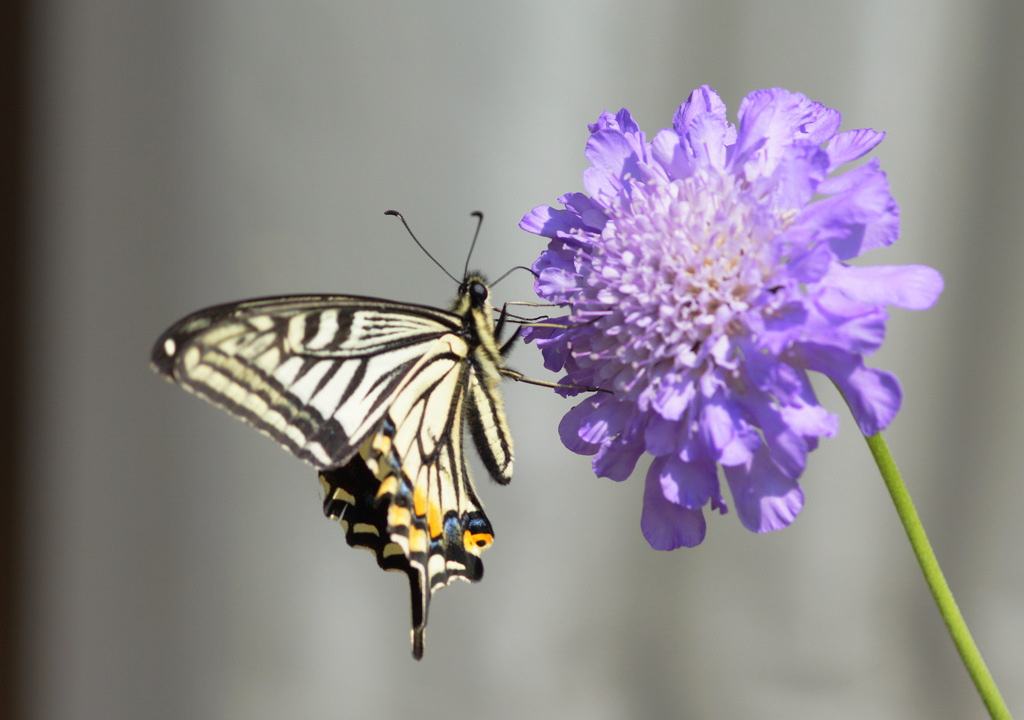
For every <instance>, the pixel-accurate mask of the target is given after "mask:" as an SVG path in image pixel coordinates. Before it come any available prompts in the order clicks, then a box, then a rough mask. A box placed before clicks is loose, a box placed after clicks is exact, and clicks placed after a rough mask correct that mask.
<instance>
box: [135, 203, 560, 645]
mask: <svg viewBox="0 0 1024 720" xmlns="http://www.w3.org/2000/svg"><path fill="white" fill-rule="evenodd" d="M389 214H394V215H398V217H399V218H401V215H399V214H398V213H395V212H393V211H389ZM401 219H402V221H403V222H405V220H404V218H401ZM406 227H408V225H407V226H406ZM478 230H479V227H478ZM413 239H415V236H413ZM416 242H417V244H419V241H418V240H417V241H416ZM474 242H475V238H474ZM421 247H422V245H421ZM428 255H429V253H428ZM431 259H433V258H431ZM435 262H436V260H435ZM467 265H468V260H467ZM489 298H490V288H489V286H488V284H487V282H486V280H485V279H484V277H483V276H481V275H480V274H478V273H469V272H466V273H465V274H464V279H463V280H462V282H461V283H460V284H459V289H458V293H457V295H456V298H455V300H454V302H453V303H452V305H451V307H450V308H449V309H448V310H441V309H437V308H432V307H428V306H424V305H416V304H411V303H401V302H393V301H390V300H381V299H377V298H370V297H359V296H351V295H299V296H286V297H272V298H262V299H255V300H245V301H242V302H235V303H229V304H226V305H218V306H215V307H211V308H207V309H205V310H200V311H199V312H196V313H194V314H192V315H189V316H187V317H185V318H183V319H182V320H180V321H178V322H177V323H175V324H174V325H172V326H171V327H170V328H169V329H168V330H167V331H166V332H164V333H163V334H162V335H161V336H160V338H159V339H158V340H157V342H156V344H155V345H154V347H153V351H152V355H151V361H152V366H153V368H154V369H155V370H156V372H158V373H159V374H160V375H162V376H163V377H165V378H166V379H168V380H170V381H172V382H174V383H176V384H177V385H179V386H181V387H182V388H184V389H185V390H187V391H189V392H191V393H194V394H195V395H198V396H199V397H201V398H203V399H204V400H207V401H209V402H210V403H212V404H214V405H216V406H219V407H221V408H223V409H224V410H226V411H227V412H228V413H230V414H231V415H233V416H235V417H237V418H239V419H240V420H243V421H244V422H246V423H248V424H249V425H251V426H252V427H254V428H255V429H256V430H258V431H260V432H261V433H263V434H264V435H267V436H269V437H270V438H271V439H272V440H274V441H275V442H277V443H278V444H279V445H281V446H282V447H284V448H285V449H286V450H287V451H288V452H290V453H291V454H292V455H294V456H296V457H297V458H299V459H300V460H303V461H305V462H306V463H308V464H310V465H312V466H313V467H315V468H316V469H317V470H318V471H319V479H320V484H321V485H322V487H323V489H324V502H323V509H324V513H325V514H326V515H327V516H328V517H330V518H333V519H336V520H338V521H340V523H341V525H342V527H343V529H344V531H345V538H346V540H347V542H348V544H349V545H351V546H352V547H363V548H368V549H370V550H372V551H373V552H374V554H375V555H376V559H377V564H378V565H379V566H380V567H381V568H383V569H385V570H400V571H402V572H405V573H406V574H407V575H408V578H409V585H410V592H411V598H412V631H411V640H412V653H413V657H415V658H416V659H420V658H421V657H422V656H423V643H424V630H425V627H426V623H427V613H428V609H429V605H430V600H431V597H432V595H433V594H434V593H435V592H436V591H437V590H439V589H440V588H443V587H445V586H447V585H448V584H450V583H451V582H453V581H454V580H456V579H460V580H466V581H469V582H476V581H478V580H479V579H480V578H481V577H482V576H483V564H482V562H481V559H480V555H481V553H482V552H483V551H484V550H485V549H487V548H488V547H489V546H490V545H491V543H492V542H493V540H494V530H493V528H492V526H491V523H490V521H489V520H488V519H487V516H486V515H485V514H484V510H483V506H482V504H481V502H480V500H479V498H478V496H477V492H476V488H475V487H474V484H473V480H472V478H471V477H470V473H469V470H468V468H467V464H466V455H465V450H464V445H465V437H464V435H465V434H466V433H467V430H468V434H469V435H470V436H471V438H472V441H473V444H474V445H475V447H476V450H477V452H478V454H479V456H480V458H481V460H482V461H483V465H484V467H485V468H486V469H487V472H488V474H489V475H490V476H491V478H492V479H493V480H494V481H495V482H497V483H498V484H501V485H505V484H507V483H508V482H509V481H510V480H511V478H512V463H513V451H512V438H511V435H510V433H509V428H508V424H507V421H506V418H505V412H504V409H503V404H502V398H501V394H500V392H499V389H498V385H499V384H500V382H501V380H502V379H503V378H506V377H508V378H513V379H515V380H525V381H527V382H535V383H536V384H542V385H550V383H544V382H541V381H532V380H529V379H527V378H524V377H523V375H522V374H521V373H518V372H516V371H514V370H511V369H509V368H506V367H505V356H506V355H507V354H508V353H509V351H510V350H511V349H512V347H513V345H514V343H515V341H516V340H517V338H518V336H519V328H517V329H516V330H515V331H514V332H512V333H511V335H510V337H509V338H508V339H507V340H505V341H501V340H500V337H501V336H502V334H503V330H504V328H505V323H506V317H507V315H506V313H505V312H504V311H503V312H502V313H501V314H500V316H499V317H498V318H497V319H495V317H494V314H495V313H494V308H493V307H492V305H491V302H490V299H489Z"/></svg>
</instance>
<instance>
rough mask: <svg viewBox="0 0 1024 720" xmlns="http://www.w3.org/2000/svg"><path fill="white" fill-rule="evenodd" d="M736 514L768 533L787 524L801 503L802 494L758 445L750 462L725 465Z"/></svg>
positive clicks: (748, 525) (753, 528)
mask: <svg viewBox="0 0 1024 720" xmlns="http://www.w3.org/2000/svg"><path fill="white" fill-rule="evenodd" d="M725 477H726V480H728V482H729V490H730V491H731V492H732V499H733V502H735V503H736V515H737V516H738V517H739V519H740V522H742V523H743V526H744V527H745V528H747V529H748V530H751V531H753V532H768V531H770V530H781V529H782V528H784V527H787V526H788V525H789V524H790V523H792V522H793V520H795V519H796V516H797V515H799V514H800V510H802V509H803V506H804V493H803V490H801V489H800V486H799V485H797V482H796V480H794V479H793V478H790V477H787V476H786V475H785V474H784V473H783V472H782V471H781V470H780V469H779V468H778V467H777V466H776V465H775V463H774V462H772V459H771V455H770V454H769V453H768V450H767V449H766V448H761V450H759V451H758V452H757V453H756V454H755V455H754V457H753V459H752V460H751V462H750V464H749V465H746V466H743V465H738V466H733V467H727V468H725Z"/></svg>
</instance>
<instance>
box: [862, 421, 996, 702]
mask: <svg viewBox="0 0 1024 720" xmlns="http://www.w3.org/2000/svg"><path fill="white" fill-rule="evenodd" d="M865 439H866V440H867V443H868V447H869V448H871V454H872V455H874V456H875V462H876V463H877V464H878V469H879V470H880V471H881V473H882V478H883V479H884V480H885V486H886V487H887V488H889V494H890V495H891V496H892V501H893V503H894V504H895V505H896V512H897V513H898V514H899V516H900V521H901V522H902V523H903V529H904V530H906V532H907V538H908V539H909V540H910V546H911V547H912V548H913V549H914V555H916V556H917V563H918V564H919V565H920V566H921V571H922V572H923V573H924V579H925V581H926V582H927V583H928V588H929V589H930V590H931V591H932V597H934V598H935V604H936V605H938V606H939V613H940V614H941V615H942V619H943V621H944V622H945V623H946V629H947V630H949V634H950V636H951V637H952V638H953V644H954V645H956V649H957V652H959V653H960V658H961V659H962V660H963V663H964V667H966V668H967V673H968V674H969V675H970V676H971V680H973V681H974V687H976V688H977V689H978V694H979V695H981V699H982V701H983V702H984V703H985V707H986V708H988V713H989V715H990V716H991V717H993V718H1000V720H1003V719H1005V720H1011V716H1010V710H1009V709H1008V708H1007V707H1006V703H1005V702H1003V698H1002V695H1000V694H999V688H997V687H996V683H995V680H993V679H992V675H991V673H989V671H988V667H986V665H985V661H984V659H982V657H981V653H980V652H978V646H977V645H975V644H974V638H972V637H971V631H970V630H968V629H967V623H965V622H964V616H963V615H961V614H960V608H958V607H957V604H956V600H955V599H954V598H953V593H952V591H950V589H949V584H948V583H947V582H946V578H945V577H944V576H943V574H942V569H941V568H939V561H938V560H937V559H936V558H935V551H934V550H932V546H931V544H930V543H929V542H928V536H927V535H925V532H924V526H923V525H922V524H921V518H920V517H919V516H918V514H917V510H915V509H914V502H913V501H912V500H911V499H910V494H909V493H908V492H907V486H906V485H905V484H904V483H903V478H902V477H900V472H899V470H897V469H896V463H895V462H894V461H893V459H892V455H891V454H890V453H889V447H888V446H887V445H886V444H885V440H884V439H883V438H882V434H881V433H877V434H875V435H872V436H871V437H868V438H865Z"/></svg>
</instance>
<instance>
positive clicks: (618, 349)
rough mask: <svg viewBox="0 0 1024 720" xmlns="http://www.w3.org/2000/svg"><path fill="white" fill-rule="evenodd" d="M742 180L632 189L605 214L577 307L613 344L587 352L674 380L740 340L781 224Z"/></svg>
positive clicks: (768, 274)
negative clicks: (725, 342) (722, 345)
mask: <svg viewBox="0 0 1024 720" xmlns="http://www.w3.org/2000/svg"><path fill="white" fill-rule="evenodd" d="M743 182H744V181H743V180H742V179H737V178H735V177H734V176H731V175H730V176H723V175H719V174H717V173H712V174H699V175H696V176H693V177H690V178H687V179H685V180H673V181H652V182H649V183H646V184H644V185H639V184H638V185H636V186H635V187H634V190H633V193H632V197H631V198H630V200H629V201H628V202H627V203H624V204H623V206H622V207H620V209H619V211H618V212H614V213H612V214H611V217H610V219H609V222H608V224H607V225H606V226H605V229H604V232H603V234H602V239H601V241H600V242H599V243H597V245H596V246H595V248H594V249H593V250H592V252H593V255H594V257H593V263H592V266H591V268H590V271H589V273H588V277H587V282H586V289H585V291H584V296H585V298H586V300H585V301H583V302H581V303H579V304H577V311H578V313H579V315H580V317H581V318H583V319H586V317H587V315H588V314H589V315H590V317H596V322H597V324H598V327H600V328H601V329H602V330H603V331H604V333H605V338H606V340H607V341H608V343H609V344H608V345H607V346H602V347H592V350H593V351H595V352H593V353H592V357H593V358H594V359H595V360H598V359H600V360H602V361H604V362H607V361H608V360H610V359H613V358H614V359H615V360H618V361H619V363H622V364H625V365H629V366H630V367H631V368H632V370H633V371H634V372H635V371H636V370H641V369H643V370H647V371H650V370H653V369H655V366H657V367H658V368H659V369H660V371H661V372H658V373H657V374H658V375H661V374H663V373H664V372H672V371H675V372H680V371H684V370H686V369H692V368H695V367H696V366H697V365H700V364H703V363H704V362H708V361H710V355H709V352H710V350H711V347H712V346H714V345H715V343H716V342H717V341H718V340H719V339H720V338H722V337H724V336H730V335H736V334H740V333H744V332H746V322H745V321H744V314H745V313H747V312H748V311H749V310H750V309H751V307H752V305H754V304H755V303H757V302H758V299H759V298H760V299H761V301H762V302H763V292H764V290H765V289H767V288H770V287H771V284H770V283H771V279H772V275H773V273H774V269H775V267H776V265H775V262H774V261H775V259H774V258H773V257H772V254H773V249H772V244H771V240H772V238H773V237H775V235H776V234H777V233H778V232H779V231H780V230H782V229H783V227H784V226H785V222H784V220H783V217H782V216H781V215H780V214H779V213H777V212H775V211H773V210H772V209H771V208H769V207H768V206H767V204H766V203H761V202H758V198H756V197H755V196H754V194H753V193H752V192H751V191H750V189H749V188H748V187H744V186H743V185H741V183H743ZM767 197H770V193H769V194H767ZM580 300H583V298H580ZM588 310H589V311H590V312H589V313H588ZM636 379H639V378H636ZM631 384H632V383H631Z"/></svg>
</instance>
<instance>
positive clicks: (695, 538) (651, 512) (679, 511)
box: [640, 465, 707, 550]
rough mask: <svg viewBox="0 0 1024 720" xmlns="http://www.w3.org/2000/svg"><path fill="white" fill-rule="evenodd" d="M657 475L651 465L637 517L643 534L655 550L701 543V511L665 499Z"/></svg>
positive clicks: (703, 532)
mask: <svg viewBox="0 0 1024 720" xmlns="http://www.w3.org/2000/svg"><path fill="white" fill-rule="evenodd" d="M658 475H659V474H658V473H657V472H656V471H654V468H653V465H652V469H651V471H648V473H647V481H646V483H645V484H644V508H643V514H642V515H641V517H640V528H641V530H642V531H643V534H644V537H645V538H646V539H647V542H648V543H650V546H651V547H652V548H654V549H655V550H675V549H676V548H678V547H696V546H697V545H700V543H701V542H702V541H703V540H704V534H705V532H706V530H707V526H706V524H705V522H704V513H703V512H702V511H701V510H699V509H698V510H691V509H689V508H685V507H683V506H681V505H677V504H675V503H673V502H670V501H669V500H667V499H666V498H665V496H664V494H663V492H662V486H661V480H660V479H659V476H658Z"/></svg>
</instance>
